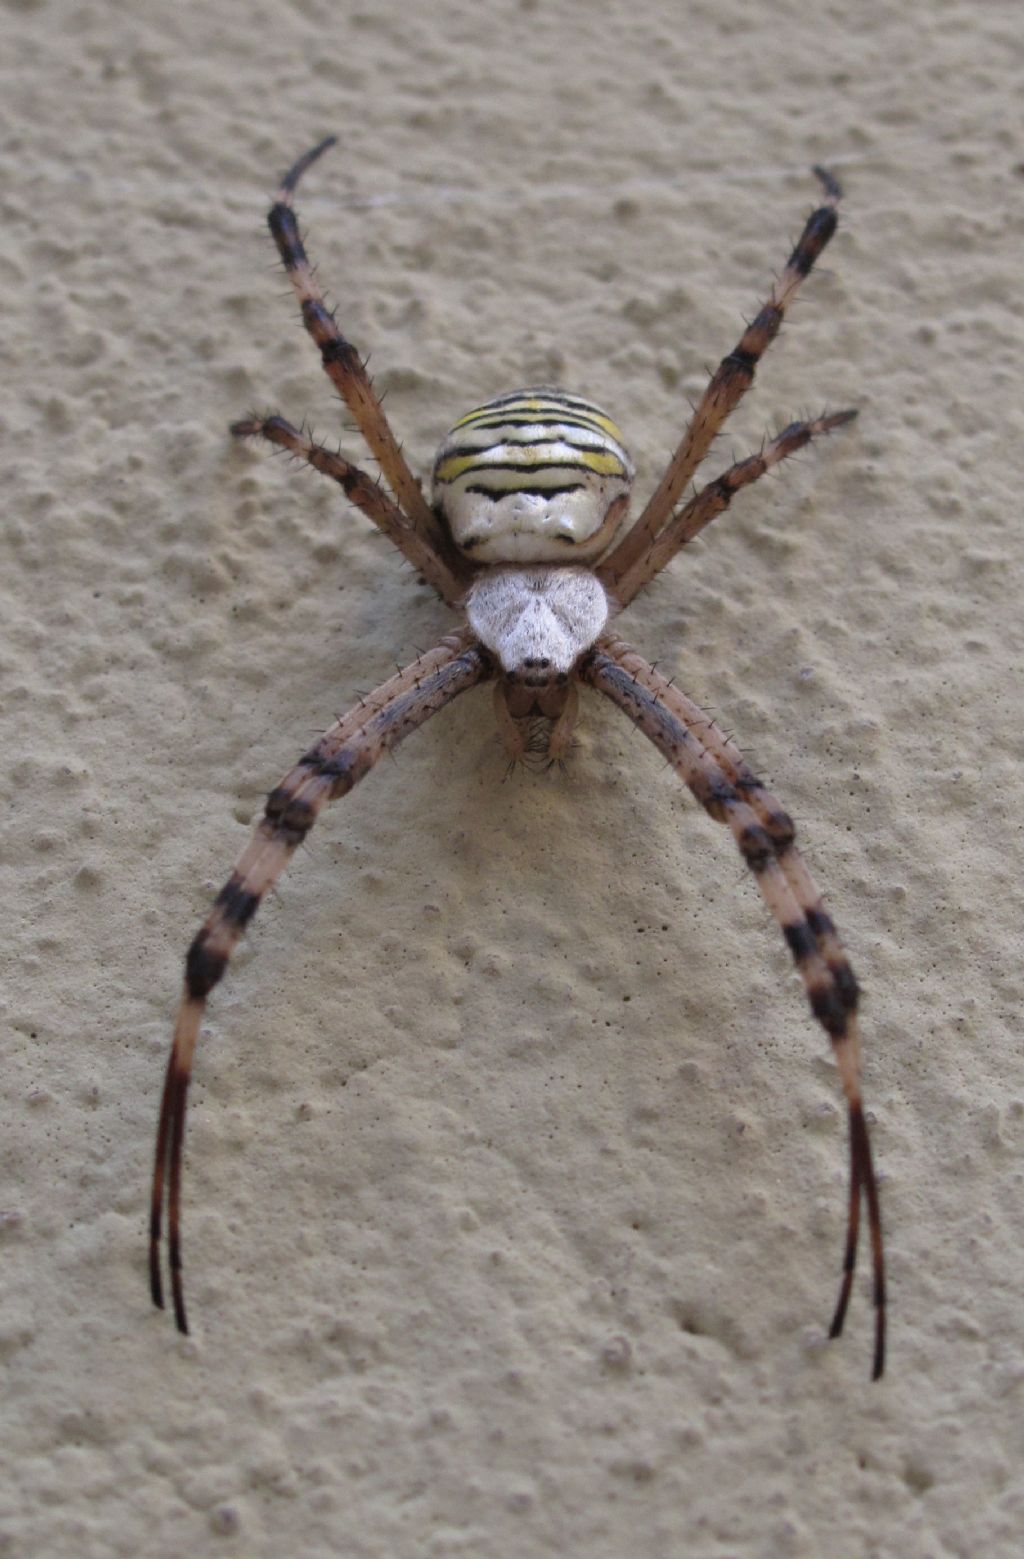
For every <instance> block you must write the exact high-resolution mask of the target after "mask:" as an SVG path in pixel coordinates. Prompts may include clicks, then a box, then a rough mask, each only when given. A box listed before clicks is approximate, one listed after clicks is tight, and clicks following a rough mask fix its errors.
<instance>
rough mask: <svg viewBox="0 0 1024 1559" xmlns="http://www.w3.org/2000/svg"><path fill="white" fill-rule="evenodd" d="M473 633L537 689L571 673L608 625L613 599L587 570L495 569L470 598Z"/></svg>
mask: <svg viewBox="0 0 1024 1559" xmlns="http://www.w3.org/2000/svg"><path fill="white" fill-rule="evenodd" d="M466 615H467V617H468V618H469V625H470V627H471V628H472V629H473V632H474V633H475V634H476V635H477V637H478V638H479V639H480V641H481V643H482V644H484V645H486V647H487V648H488V649H489V650H493V652H494V653H495V655H497V657H498V659H499V660H500V662H501V665H502V669H503V670H504V671H506V672H509V673H515V674H516V675H518V676H521V677H523V679H524V680H526V681H527V682H535V683H536V684H537V685H541V684H542V683H546V682H550V681H552V680H553V678H554V677H556V676H560V675H564V674H565V673H567V672H569V671H571V670H572V668H573V666H574V665H575V664H576V662H577V660H579V658H580V656H581V655H582V654H583V652H584V650H588V649H589V648H590V646H591V645H592V644H593V643H594V641H595V639H596V638H597V636H598V634H599V633H600V632H601V630H602V628H603V627H604V625H605V623H606V622H607V621H608V597H607V596H606V595H605V593H604V589H603V588H602V586H601V584H600V583H599V581H598V580H597V579H595V577H594V575H593V574H592V573H590V571H589V570H588V569H585V568H571V567H562V568H538V567H534V568H490V569H488V570H487V572H486V573H484V574H481V575H480V576H479V578H478V579H477V580H476V582H475V583H474V585H473V588H472V589H471V590H470V592H469V596H468V598H467V600H466Z"/></svg>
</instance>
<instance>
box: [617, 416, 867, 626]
mask: <svg viewBox="0 0 1024 1559" xmlns="http://www.w3.org/2000/svg"><path fill="white" fill-rule="evenodd" d="M856 415H857V413H856V411H853V410H850V411H837V412H833V413H832V414H831V415H826V416H822V417H816V418H815V419H814V421H813V422H791V423H790V425H789V427H788V428H783V430H782V432H781V433H780V434H778V435H777V437H775V438H773V439H771V440H770V442H769V443H767V444H765V445H764V447H763V449H762V450H761V452H760V454H757V455H748V456H747V458H746V459H745V460H738V461H737V462H736V464H735V465H732V466H730V467H729V469H728V470H727V471H723V473H722V475H721V476H720V477H718V478H716V480H715V481H713V482H709V483H708V485H707V486H706V487H702V488H701V490H700V492H698V493H694V495H693V497H692V498H691V499H690V501H689V503H687V504H685V505H684V507H683V508H682V509H680V510H679V512H678V514H675V515H673V517H672V519H671V520H670V521H669V523H668V524H667V525H666V526H665V528H664V530H663V531H661V533H660V534H659V535H658V536H657V538H656V539H655V540H654V541H652V542H651V545H650V546H649V547H648V549H647V551H646V552H644V553H643V554H642V555H641V556H640V557H639V558H637V560H636V562H635V563H634V564H633V565H632V567H630V568H629V569H627V570H626V571H625V573H622V574H620V575H619V576H618V578H617V579H615V580H613V579H611V578H606V577H605V575H604V573H603V565H602V567H601V568H598V570H597V574H598V577H599V578H600V579H601V580H602V582H603V583H604V584H605V585H606V586H607V588H608V589H609V590H611V591H613V592H614V594H615V597H616V599H617V600H618V601H619V603H620V605H622V606H626V605H628V604H629V602H630V601H632V599H633V597H634V596H635V595H637V594H638V592H639V591H641V590H643V588H644V587H645V586H646V585H649V584H650V582H651V580H652V579H653V578H654V576H655V574H658V573H660V572H661V570H662V569H663V568H664V567H665V565H666V564H667V563H670V562H671V561H672V559H673V558H674V557H675V555H676V553H677V552H678V551H679V550H680V548H681V547H685V546H686V544H687V543H688V542H690V541H692V540H693V538H694V537H695V536H697V535H699V534H700V532H701V531H702V530H703V529H704V527H705V526H706V525H710V523H711V521H712V520H713V519H716V518H717V516H718V515H720V514H721V513H723V511H724V510H726V509H727V508H728V507H729V505H730V504H731V503H732V500H733V497H734V496H735V494H736V493H738V492H739V490H740V488H741V487H749V485H750V483H751V482H756V481H757V480H758V479H759V478H760V477H762V476H764V474H765V472H766V471H770V470H771V469H772V467H773V466H777V465H778V464H779V462H780V461H782V460H785V459H786V457H787V456H788V455H794V454H796V452H797V450H798V449H803V448H804V446H805V445H806V444H809V443H810V442H811V440H812V439H814V438H819V437H820V436H821V435H822V434H824V433H831V432H832V431H833V430H834V429H835V428H841V427H842V426H843V425H844V424H845V423H847V422H852V421H853V419H854V417H856Z"/></svg>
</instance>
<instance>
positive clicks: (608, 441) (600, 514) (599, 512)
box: [434, 389, 634, 563]
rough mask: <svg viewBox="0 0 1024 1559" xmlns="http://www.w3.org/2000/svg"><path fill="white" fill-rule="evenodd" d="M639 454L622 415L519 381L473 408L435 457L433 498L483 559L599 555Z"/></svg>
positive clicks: (459, 538) (465, 544)
mask: <svg viewBox="0 0 1024 1559" xmlns="http://www.w3.org/2000/svg"><path fill="white" fill-rule="evenodd" d="M633 470H634V468H633V462H632V460H631V459H630V457H629V454H628V453H627V451H626V448H625V445H624V444H623V442H622V434H621V433H620V432H619V430H618V428H617V427H616V425H615V423H614V422H613V421H612V420H611V418H610V417H609V416H608V415H607V413H606V412H603V411H602V410H601V408H600V407H599V406H595V405H594V403H593V402H592V401H587V400H583V399H582V397H580V396H577V395H567V394H565V393H564V391H561V390H549V389H527V390H516V391H515V392H513V393H512V394H511V395H502V396H500V397H499V398H498V399H497V400H493V401H488V402H487V404H486V405H484V406H478V407H477V408H476V410H475V411H470V412H467V413H466V415H465V416H464V417H460V418H459V420H458V422H457V423H456V424H455V426H454V427H453V428H452V430H451V432H450V433H449V434H448V436H447V438H446V439H445V440H444V443H443V444H442V445H441V448H440V450H439V451H438V455H437V460H436V461H435V463H434V502H435V505H436V506H437V507H438V508H439V509H440V511H441V513H442V514H443V516H444V518H445V519H446V520H447V522H448V525H449V527H450V529H451V533H452V536H453V538H454V540H455V542H456V544H457V545H458V546H459V547H461V548H462V550H463V551H467V552H468V551H470V550H472V551H473V555H474V557H476V558H479V559H480V560H481V561H483V562H488V563H496V562H543V561H545V560H548V559H551V560H557V561H562V560H563V559H564V558H565V556H566V551H567V549H569V548H572V549H573V551H574V553H575V555H576V556H578V557H587V556H594V555H596V554H597V553H598V552H600V551H602V550H603V548H604V546H605V545H606V544H607V542H608V541H609V540H610V534H609V531H608V529H607V527H606V523H605V522H606V521H607V520H608V516H609V511H610V510H611V509H612V507H613V505H616V504H618V508H617V509H616V515H617V516H619V515H620V514H621V511H622V508H623V507H624V505H622V504H620V503H619V500H620V499H622V498H623V497H624V495H625V494H626V493H628V491H629V487H630V484H631V483H632V480H633Z"/></svg>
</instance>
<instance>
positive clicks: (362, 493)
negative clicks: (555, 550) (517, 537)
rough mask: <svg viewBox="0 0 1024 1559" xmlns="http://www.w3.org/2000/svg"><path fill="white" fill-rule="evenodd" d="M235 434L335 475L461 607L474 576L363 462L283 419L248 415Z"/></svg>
mask: <svg viewBox="0 0 1024 1559" xmlns="http://www.w3.org/2000/svg"><path fill="white" fill-rule="evenodd" d="M231 432H232V433H233V434H234V436H235V437H236V438H263V439H266V440H267V442H268V443H270V444H277V445H278V446H279V447H280V448H281V449H287V450H289V451H290V452H291V453H292V454H293V455H295V456H296V457H297V458H298V459H299V460H304V461H305V462H306V463H307V465H311V466H312V467H313V468H314V470H316V471H321V472H323V474H324V476H329V477H330V478H331V479H332V481H335V482H337V483H338V485H339V486H340V487H341V488H342V489H343V490H344V493H345V496H346V497H347V498H348V499H349V500H350V501H351V502H352V503H354V504H355V506H356V508H357V509H361V510H362V511H363V513H364V514H365V515H366V516H367V517H368V518H369V519H371V520H372V521H373V523H374V525H376V527H377V529H378V530H379V531H381V532H382V534H383V535H385V536H386V537H387V538H388V540H389V541H390V542H391V543H392V544H393V545H394V546H396V547H397V548H398V550H399V552H401V553H402V555H403V556H404V557H405V558H406V559H407V560H408V561H409V562H410V563H411V564H412V566H413V568H414V569H415V570H416V571H417V573H419V574H422V575H423V577H424V579H426V580H427V582H428V583H429V584H431V585H433V587H434V589H435V590H436V591H437V592H438V594H439V595H440V596H441V598H442V600H444V601H446V602H447V603H448V605H449V606H455V605H456V604H457V603H458V602H459V601H460V600H461V599H462V597H463V596H464V595H465V593H466V585H467V582H468V576H466V574H465V571H464V570H463V569H462V568H461V567H460V563H459V559H458V557H457V555H456V554H455V549H454V548H453V547H452V546H451V545H450V544H446V545H443V547H440V548H435V547H433V546H432V545H430V544H429V543H427V542H426V541H424V539H423V537H422V535H421V533H420V532H419V531H418V530H417V529H416V528H415V526H414V525H412V523H411V522H410V521H409V520H408V519H407V518H406V515H405V514H404V513H403V511H402V510H401V509H400V508H399V507H398V505H397V504H396V503H395V501H394V499H393V498H390V497H389V496H388V494H387V493H386V492H385V491H384V488H383V487H382V486H381V485H380V483H379V482H375V481H374V480H373V478H372V477H369V476H367V474H366V472H365V471H361V470H360V469H359V467H358V466H354V465H352V464H351V462H350V461H348V460H346V459H345V458H344V456H343V455H340V454H336V453H335V452H334V451H333V450H330V449H327V448H325V447H324V445H323V444H317V443H316V442H315V441H314V440H313V439H311V438H309V437H308V436H307V435H306V434H305V433H300V431H299V429H298V428H295V427H293V426H292V424H291V423H290V422H286V421H285V419H284V418H283V417H278V416H272V417H247V418H245V419H244V420H243V421H241V422H233V423H232V424H231ZM442 553H443V554H444V555H442Z"/></svg>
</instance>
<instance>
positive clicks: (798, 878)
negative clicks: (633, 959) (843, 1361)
mask: <svg viewBox="0 0 1024 1559" xmlns="http://www.w3.org/2000/svg"><path fill="white" fill-rule="evenodd" d="M578 675H579V676H580V677H581V678H582V680H583V681H585V682H588V683H589V684H590V685H591V686H592V687H595V688H597V689H598V691H599V692H602V693H604V694H605V695H606V696H607V697H608V698H610V699H611V701H612V702H613V703H615V704H617V705H618V706H619V708H620V709H622V710H623V711H624V712H625V713H626V714H627V715H628V716H629V718H630V719H631V720H632V721H633V722H634V724H635V725H637V726H638V727H639V729H640V730H641V731H642V732H643V733H644V735H645V736H647V737H648V738H649V739H650V740H651V741H652V742H653V743H654V745H655V746H656V747H657V748H658V749H659V751H660V752H662V753H663V754H664V755H665V757H666V758H667V759H668V761H669V762H670V763H671V764H672V767H673V768H674V769H675V770H676V772H677V773H678V774H679V776H680V778H681V779H682V780H683V781H684V782H685V783H686V784H687V785H688V786H689V788H690V790H691V791H692V792H693V794H694V796H695V797H696V798H697V800H698V801H699V802H700V804H701V805H702V806H703V807H704V809H705V811H706V812H707V813H708V814H709V816H711V817H713V818H714V819H715V820H716V822H721V823H726V824H727V825H728V827H729V828H730V829H731V831H732V834H733V837H734V838H735V840H736V843H737V845H738V846H739V850H740V853H741V855H742V856H743V859H744V860H745V861H746V864H747V866H748V867H749V868H750V870H751V871H752V872H753V874H754V877H755V879H756V881H757V886H758V888H759V890H760V892H761V896H762V898H763V899H764V900H765V903H766V904H767V905H768V908H769V909H770V910H771V912H772V914H773V915H774V916H775V919H776V920H777V921H778V923H779V926H780V927H781V929H782V933H783V935H784V936H785V939H786V943H787V945H788V947H789V949H790V952H791V953H792V955H793V960H794V963H795V965H796V968H797V970H798V972H799V974H800V976H801V978H802V980H803V982H804V987H805V989H806V991H807V995H808V998H809V1000H810V1004H811V1010H812V1012H813V1013H814V1016H815V1017H816V1018H817V1020H818V1022H819V1023H820V1024H821V1025H822V1027H823V1028H824V1029H825V1031H826V1033H827V1034H828V1036H829V1039H830V1040H831V1043H832V1048H833V1052H834V1054H835V1057H836V1064H837V1066H838V1068H839V1076H840V1081H841V1083H842V1087H843V1093H844V1095H845V1097H846V1104H847V1112H848V1116H849V1132H850V1202H849V1211H848V1221H847V1235H846V1243H845V1248H844V1258H843V1277H842V1282H841V1286H840V1291H839V1300H838V1304H837V1306H836V1310H835V1314H834V1316H833V1320H832V1325H831V1328H830V1335H831V1336H833V1337H836V1336H838V1335H839V1332H840V1331H841V1330H842V1326H843V1321H844V1319H845V1315H846V1307H847V1304H848V1302H849V1297H850V1291H851V1287H852V1283H853V1272H854V1262H855V1258H856V1251H857V1241H858V1233H859V1220H860V1198H861V1194H862V1193H863V1196H864V1199H865V1201H866V1202H867V1209H868V1224H869V1228H870V1234H871V1249H872V1261H873V1268H874V1284H873V1287H874V1304H875V1347H874V1359H873V1366H872V1378H873V1379H874V1380H877V1379H878V1378H879V1376H880V1375H881V1374H882V1371H883V1369H884V1367H885V1258H884V1250H883V1243H882V1221H881V1210H880V1207H879V1199H878V1186H877V1182H876V1179H875V1172H874V1166H873V1162H872V1156H871V1142H870V1138H869V1135H868V1129H867V1123H866V1121H865V1119H864V1106H863V1099H862V1095H861V1085H860V1041H859V1035H858V1031H857V1022H856V1008H857V983H856V980H855V979H854V976H853V971H852V969H851V968H850V965H849V962H848V961H847V959H846V955H845V953H844V952H843V950H842V947H841V946H840V943H839V939H838V937H837V935H836V930H835V926H834V925H833V923H832V920H831V918H830V916H829V915H828V914H827V912H826V911H825V909H824V906H823V904H822V900H821V897H820V895H819V894H818V892H817V889H816V888H815V886H814V883H813V881H812V879H811V876H810V873H809V872H808V871H807V868H806V866H805V865H804V863H803V861H802V859H801V857H800V856H799V854H798V853H797V850H796V848H795V845H794V843H793V839H794V829H793V824H792V822H791V820H790V819H789V817H788V815H787V814H786V813H785V812H784V811H783V810H782V808H781V807H780V806H779V804H778V802H776V801H775V799H774V797H772V796H771V795H769V793H768V792H767V791H766V790H765V789H764V787H763V786H762V785H761V784H760V782H759V781H758V780H757V779H756V778H755V777H754V775H753V774H752V773H751V771H750V770H749V769H748V767H747V765H746V764H745V763H744V761H743V759H742V756H741V755H740V753H739V749H738V748H737V747H736V746H735V744H734V743H733V742H731V741H730V740H729V739H728V738H727V737H726V736H725V735H724V733H723V732H721V731H720V730H719V729H718V727H717V726H715V725H714V724H713V722H711V721H709V720H708V718H707V716H706V715H705V714H704V713H703V711H701V710H700V709H699V708H698V707H697V705H695V704H693V703H692V701H691V700H689V699H687V698H686V697H685V695H684V694H681V693H679V691H678V689H676V688H673V687H672V686H671V685H670V684H669V682H668V681H667V679H666V678H664V677H662V676H661V675H660V673H658V672H656V671H655V670H654V668H653V667H651V666H650V665H649V664H648V663H647V662H646V661H644V660H643V659H642V658H641V656H639V655H638V654H637V653H636V652H635V650H632V649H631V648H630V647H629V646H628V645H626V644H624V643H623V642H622V641H621V640H619V639H614V638H606V639H603V640H601V641H600V643H599V645H598V646H597V648H596V649H594V650H592V651H591V652H590V654H589V655H588V656H587V657H585V658H584V660H583V662H582V664H581V665H580V668H579V671H578Z"/></svg>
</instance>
